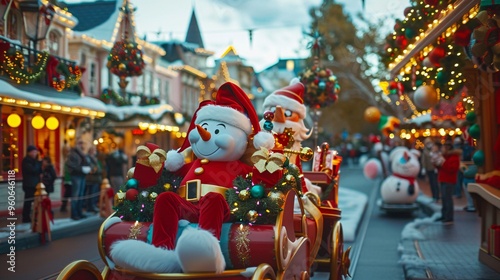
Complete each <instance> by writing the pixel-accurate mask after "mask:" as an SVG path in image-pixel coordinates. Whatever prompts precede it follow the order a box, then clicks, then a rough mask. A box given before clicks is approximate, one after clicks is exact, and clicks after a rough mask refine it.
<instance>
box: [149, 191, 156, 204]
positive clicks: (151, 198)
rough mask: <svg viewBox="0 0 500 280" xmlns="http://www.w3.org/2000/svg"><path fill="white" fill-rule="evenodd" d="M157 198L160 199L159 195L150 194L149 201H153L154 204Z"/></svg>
mask: <svg viewBox="0 0 500 280" xmlns="http://www.w3.org/2000/svg"><path fill="white" fill-rule="evenodd" d="M157 197H158V194H157V193H155V192H151V193H150V194H149V200H151V201H153V202H154V201H156V198H157Z"/></svg>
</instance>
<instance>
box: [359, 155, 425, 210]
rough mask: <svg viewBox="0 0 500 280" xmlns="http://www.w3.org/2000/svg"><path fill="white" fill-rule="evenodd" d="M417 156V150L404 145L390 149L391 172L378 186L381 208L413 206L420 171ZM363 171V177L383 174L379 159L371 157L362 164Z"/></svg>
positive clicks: (374, 176)
mask: <svg viewBox="0 0 500 280" xmlns="http://www.w3.org/2000/svg"><path fill="white" fill-rule="evenodd" d="M419 156H420V152H419V151H417V150H414V149H412V150H409V149H408V148H405V147H396V148H394V149H393V150H392V151H391V153H390V154H389V165H390V167H391V174H389V175H387V177H386V178H385V179H384V181H382V185H381V187H380V195H381V197H382V201H381V202H382V205H381V207H382V208H384V207H391V205H392V206H394V205H400V206H402V205H412V206H411V207H414V206H415V205H414V202H415V201H416V199H417V196H418V193H419V187H418V183H417V180H416V178H417V176H418V173H419V172H420V162H419ZM363 172H364V174H365V177H367V178H369V179H375V178H376V177H377V176H379V175H381V174H383V167H382V163H381V162H380V160H379V159H375V158H372V159H370V160H368V161H367V162H366V164H365V165H364V168H363ZM399 209H402V207H399Z"/></svg>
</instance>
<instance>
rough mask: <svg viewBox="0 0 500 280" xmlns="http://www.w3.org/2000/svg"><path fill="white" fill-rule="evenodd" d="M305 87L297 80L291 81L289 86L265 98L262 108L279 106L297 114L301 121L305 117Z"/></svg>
mask: <svg viewBox="0 0 500 280" xmlns="http://www.w3.org/2000/svg"><path fill="white" fill-rule="evenodd" d="M304 91H305V87H304V84H302V83H301V82H300V81H299V79H293V80H292V81H291V82H290V85H289V86H286V87H284V88H280V89H278V90H276V91H274V92H273V93H271V94H270V95H268V96H267V97H266V99H265V100H264V104H263V107H264V108H267V107H272V106H277V105H280V106H282V107H283V108H286V109H289V110H292V111H294V112H296V113H297V114H299V116H300V118H301V119H304V118H305V117H306V106H305V105H304Z"/></svg>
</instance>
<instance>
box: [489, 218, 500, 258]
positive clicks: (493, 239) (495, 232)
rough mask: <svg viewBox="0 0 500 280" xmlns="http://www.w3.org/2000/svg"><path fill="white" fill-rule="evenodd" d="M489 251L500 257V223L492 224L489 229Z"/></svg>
mask: <svg viewBox="0 0 500 280" xmlns="http://www.w3.org/2000/svg"><path fill="white" fill-rule="evenodd" d="M488 252H489V253H490V255H494V256H496V257H499V258H500V225H492V226H491V227H490V228H489V229H488Z"/></svg>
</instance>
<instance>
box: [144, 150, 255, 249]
mask: <svg viewBox="0 0 500 280" xmlns="http://www.w3.org/2000/svg"><path fill="white" fill-rule="evenodd" d="M251 169H252V167H251V166H249V165H246V164H244V163H243V162H241V161H228V162H223V161H213V162H210V161H202V160H200V159H197V160H195V161H193V162H192V163H190V164H187V165H185V166H184V167H183V168H181V169H180V170H179V171H178V173H179V175H181V176H182V175H184V179H183V180H182V182H181V186H182V185H185V184H186V182H187V181H190V180H194V179H199V180H201V183H202V184H211V185H217V186H221V187H226V188H232V186H233V180H234V179H235V178H236V177H237V176H240V175H241V176H245V175H246V174H248V173H249V172H250V171H251ZM186 170H187V171H186ZM201 170H203V171H201ZM200 171H201V172H200ZM184 172H185V174H183V173H184ZM229 218H230V210H229V206H228V205H227V202H226V200H225V198H224V196H222V195H221V194H219V193H208V194H206V195H205V196H203V197H202V198H201V199H200V201H198V202H196V203H192V202H188V201H186V200H185V199H184V198H182V197H180V196H179V195H178V194H176V193H174V192H164V193H162V194H160V195H159V196H158V198H157V199H156V203H155V209H154V216H153V240H152V243H153V245H155V246H156V247H165V248H167V249H174V248H175V238H176V235H177V229H178V222H179V220H180V219H185V220H188V221H190V222H192V223H199V227H200V228H202V229H205V230H208V231H211V232H212V233H213V234H214V236H215V237H217V238H220V231H221V227H222V223H224V222H227V221H229Z"/></svg>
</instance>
